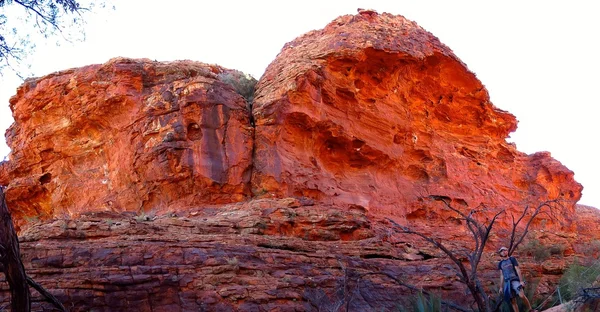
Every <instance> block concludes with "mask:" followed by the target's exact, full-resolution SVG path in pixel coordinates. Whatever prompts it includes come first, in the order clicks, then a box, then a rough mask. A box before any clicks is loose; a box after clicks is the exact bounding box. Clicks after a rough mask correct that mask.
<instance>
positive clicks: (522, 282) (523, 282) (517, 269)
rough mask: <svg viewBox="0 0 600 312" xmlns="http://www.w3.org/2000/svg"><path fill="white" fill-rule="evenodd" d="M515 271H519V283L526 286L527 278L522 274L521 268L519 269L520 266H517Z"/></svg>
mask: <svg viewBox="0 0 600 312" xmlns="http://www.w3.org/2000/svg"><path fill="white" fill-rule="evenodd" d="M515 271H517V276H518V277H519V283H521V285H523V286H525V280H524V279H523V276H522V275H521V269H519V266H518V265H517V266H515Z"/></svg>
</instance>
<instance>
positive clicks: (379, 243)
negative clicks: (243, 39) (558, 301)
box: [0, 10, 600, 311]
mask: <svg viewBox="0 0 600 312" xmlns="http://www.w3.org/2000/svg"><path fill="white" fill-rule="evenodd" d="M255 83H256V81H254V80H253V78H251V77H249V76H246V75H244V74H243V73H241V72H239V71H236V70H230V69H226V68H222V67H220V66H218V65H211V64H204V63H199V62H192V61H176V62H164V63H163V62H153V61H150V60H146V59H128V58H115V59H112V60H110V61H109V62H107V63H105V64H100V65H90V66H86V67H82V68H76V69H70V70H65V71H61V72H57V73H53V74H50V75H47V76H44V77H41V78H33V79H28V80H27V81H25V83H24V84H23V85H22V86H21V87H19V89H18V90H17V94H16V95H15V96H13V97H12V98H11V100H10V107H11V110H12V111H13V116H14V119H15V122H14V124H13V125H12V126H11V127H10V128H9V129H8V130H7V132H6V138H7V142H8V144H9V147H11V150H12V152H11V154H10V156H9V160H8V161H5V162H2V163H0V184H1V185H5V186H6V198H7V204H8V206H9V208H10V209H11V212H12V214H13V217H14V219H15V224H16V226H17V227H18V228H19V231H20V237H21V241H22V243H21V248H22V253H23V258H24V259H23V260H24V264H25V266H26V270H27V272H29V274H30V275H31V276H32V277H34V278H36V279H37V280H38V282H40V284H42V285H45V286H46V287H47V288H48V289H50V291H51V292H52V293H54V294H56V295H57V297H59V298H60V299H61V300H62V301H63V302H64V303H65V306H67V307H68V308H69V310H71V311H88V310H94V311H129V310H131V309H136V310H139V311H189V310H194V311H195V310H200V311H202V310H206V311H273V310H277V311H321V310H328V311H338V310H340V309H342V308H344V309H346V310H348V311H371V310H372V311H375V310H376V311H380V310H386V311H387V310H393V309H396V308H397V307H398V306H402V305H407V304H409V301H410V300H411V298H414V291H413V289H411V288H410V287H407V285H413V286H415V285H416V286H417V287H418V288H421V289H425V290H430V291H435V292H437V293H439V294H440V295H442V296H443V297H444V298H450V299H451V300H452V301H454V302H456V303H457V304H463V305H467V306H468V305H470V304H471V303H472V302H471V301H470V300H471V299H470V298H469V296H465V287H464V285H462V284H461V283H460V281H459V280H458V278H457V276H456V274H455V272H454V269H453V267H452V264H451V263H450V262H449V261H448V260H447V259H446V258H445V257H444V255H443V253H441V252H440V251H439V250H437V249H436V248H434V247H432V246H430V245H428V244H427V243H426V242H424V241H422V240H420V239H419V238H418V237H414V236H410V235H406V234H398V233H396V232H394V231H392V227H393V223H392V222H396V223H397V224H401V225H403V226H410V227H411V228H415V229H419V230H420V231H421V232H422V233H426V234H428V235H431V236H435V237H436V238H439V239H443V241H444V242H446V243H447V244H448V245H449V246H451V247H452V248H456V249H459V248H463V247H465V246H470V245H471V244H472V238H471V237H470V236H469V232H468V230H467V228H465V224H464V223H462V222H461V220H460V218H458V217H459V215H458V214H457V212H463V213H465V214H468V213H470V212H475V211H476V212H477V217H478V218H480V220H483V221H482V222H486V220H488V221H489V220H490V219H491V218H492V217H493V216H494V215H496V214H498V213H501V214H500V215H499V217H498V218H497V219H496V223H495V226H494V231H493V232H492V236H491V237H490V240H489V242H488V248H487V249H486V250H485V252H484V255H483V258H482V262H481V263H480V266H479V268H480V274H479V277H480V278H481V280H482V281H483V282H484V283H485V284H484V285H483V287H485V288H486V289H487V290H489V292H490V293H494V292H495V291H496V289H497V287H498V285H497V276H498V272H497V270H496V261H497V260H498V259H497V257H496V256H495V254H494V250H495V249H496V248H497V247H499V245H502V244H504V243H505V242H506V240H507V233H508V231H509V230H510V229H511V226H512V224H513V223H512V222H513V220H514V219H513V217H518V216H519V215H521V214H522V213H523V211H524V209H525V208H526V207H538V206H539V205H541V204H544V203H551V205H548V211H546V212H548V213H544V214H542V215H540V217H538V218H537V219H536V220H535V222H533V223H532V225H531V228H530V234H529V236H528V240H529V241H535V242H538V243H540V244H543V245H544V246H561V248H559V251H560V252H557V253H553V254H552V255H551V256H550V258H548V259H546V260H545V261H543V262H538V261H537V260H536V259H535V257H534V255H530V254H527V253H526V252H522V253H520V251H519V250H517V254H519V260H520V261H521V263H522V270H524V272H525V275H526V276H527V277H528V278H532V279H535V280H539V284H538V285H539V286H538V287H537V290H536V295H537V296H539V297H543V296H548V295H550V294H551V293H552V292H553V290H554V289H555V286H556V284H557V282H558V279H559V278H560V276H561V274H562V273H563V272H564V270H565V268H566V266H567V265H568V264H569V263H570V262H572V261H573V259H575V258H576V257H581V256H588V257H589V256H594V255H597V253H598V252H600V250H592V251H591V252H590V250H587V249H585V248H583V247H582V246H586V244H587V245H589V244H590V243H592V242H595V241H598V240H599V239H600V235H599V234H598V233H595V232H594V231H592V230H591V227H585V226H584V225H585V224H596V223H597V222H598V221H600V216H599V214H598V213H597V211H596V210H595V209H594V208H587V207H583V206H578V205H577V201H578V200H579V198H580V197H581V191H582V186H581V185H580V184H579V183H577V182H576V181H575V180H574V178H573V172H572V171H570V170H569V169H568V168H566V167H565V166H563V165H562V164H561V163H560V162H558V161H557V160H555V159H553V158H552V157H551V155H550V154H549V153H547V152H540V153H536V154H533V155H527V154H524V153H522V152H519V151H518V150H517V148H516V146H515V145H514V144H512V143H508V142H507V141H506V139H507V138H508V136H509V134H510V133H511V132H512V131H514V130H515V129H516V126H517V122H516V119H515V117H514V116H513V115H511V114H510V113H508V112H505V111H502V110H500V109H498V108H496V107H495V106H494V105H493V104H492V103H491V102H490V99H489V95H488V92H487V90H486V89H485V87H484V86H483V84H482V83H481V82H480V81H479V80H478V79H477V77H476V76H475V74H473V73H472V72H470V71H469V70H468V68H467V67H466V65H465V64H463V63H462V62H461V61H460V60H459V59H458V57H456V56H455V55H454V53H453V52H452V51H451V50H450V49H449V48H448V47H446V46H445V45H443V44H442V43H440V42H439V40H438V39H437V38H436V37H435V36H433V35H432V34H430V33H429V32H427V31H425V30H423V29H422V28H421V27H419V26H418V25H417V24H415V23H414V22H412V21H408V20H406V19H405V18H404V17H402V16H398V15H391V14H387V13H383V14H377V13H376V12H373V11H364V10H363V11H362V12H360V13H359V14H357V15H348V16H342V17H339V18H337V19H336V20H334V21H333V22H331V23H330V24H329V25H327V26H326V27H325V28H324V29H322V30H316V31H311V32H309V33H307V34H305V35H303V36H300V37H299V38H297V39H295V40H294V41H292V42H289V43H287V44H286V45H285V46H284V47H283V49H282V51H281V53H280V54H279V55H278V56H277V57H276V59H275V60H274V61H273V62H272V63H271V64H270V65H269V67H268V68H267V69H266V71H265V74H264V75H263V76H262V77H261V78H260V80H259V81H258V83H257V84H256V89H255V92H253V91H254V84H255ZM447 205H449V206H451V207H453V208H454V209H455V210H456V211H452V210H449V209H446V208H447V207H446V206H447ZM550 208H551V209H550ZM586 250H587V251H586ZM0 285H2V286H1V287H2V288H0V304H1V302H6V301H7V300H8V292H7V288H6V286H5V284H4V283H2V284H0ZM411 287H412V286H411ZM411 296H412V297H411ZM38 299H39V298H38ZM35 304H36V305H35V310H44V309H46V308H48V306H47V305H45V304H44V303H42V302H39V301H36V303H35Z"/></svg>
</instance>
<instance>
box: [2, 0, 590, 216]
mask: <svg viewBox="0 0 600 312" xmlns="http://www.w3.org/2000/svg"><path fill="white" fill-rule="evenodd" d="M115 2H117V4H116V10H114V11H102V13H100V14H94V15H90V16H89V17H88V19H87V20H88V23H87V27H86V32H87V39H86V41H85V42H81V43H75V44H73V45H71V44H63V45H62V46H60V47H56V46H55V45H54V43H53V42H51V43H50V44H48V45H44V44H43V43H38V49H37V52H36V53H35V54H32V55H31V56H30V57H29V58H28V60H27V62H28V63H30V64H31V71H32V72H33V74H34V76H42V75H46V74H49V73H51V72H53V71H57V70H62V69H67V68H72V67H79V66H83V65H88V64H95V63H104V62H106V61H107V60H109V59H110V58H112V57H116V56H125V57H134V58H142V57H145V58H150V59H155V60H159V61H171V60H178V59H190V60H196V61H201V62H206V63H216V64H219V65H221V66H224V67H227V68H233V69H238V70H241V71H244V72H247V73H250V74H252V75H253V76H255V77H256V78H259V77H260V76H261V75H262V73H263V72H264V70H265V68H266V67H267V65H268V64H269V63H270V62H271V61H272V60H273V59H274V58H275V56H276V55H277V53H279V51H280V50H281V48H282V47H283V45H284V44H285V43H286V42H289V41H291V40H293V39H294V38H296V37H298V36H300V35H302V34H304V33H306V32H308V31H310V30H313V29H320V28H323V27H324V26H325V25H326V24H328V23H329V22H330V21H332V20H333V19H335V18H336V17H338V16H340V15H344V14H355V13H356V9H357V8H371V9H375V10H377V11H378V12H380V13H381V12H389V13H392V14H399V15H404V16H405V17H406V18H408V19H410V20H413V21H416V22H417V23H418V24H419V25H420V26H422V27H423V28H425V29H426V30H428V31H430V32H431V33H433V34H434V35H435V36H437V37H438V38H440V40H441V41H442V42H443V43H444V44H446V45H447V46H449V47H450V48H451V49H452V50H453V51H454V52H455V54H456V55H457V56H458V57H459V58H461V59H462V61H463V62H464V63H466V64H467V66H468V67H469V69H470V70H471V71H473V72H474V73H476V74H477V76H478V77H479V79H480V80H481V81H482V82H483V84H484V85H485V86H486V87H487V89H488V91H489V92H490V96H491V100H492V102H493V103H494V104H495V105H496V106H497V107H499V108H501V109H503V110H507V111H509V112H511V113H512V114H513V115H515V116H516V117H517V119H518V120H519V126H518V127H519V128H518V130H517V131H516V132H515V133H513V134H512V135H511V138H510V139H509V140H510V141H513V142H515V143H516V144H517V148H518V149H519V150H520V151H522V152H525V153H529V154H531V153H534V152H537V151H550V152H551V153H552V156H553V157H554V158H556V159H558V160H559V161H560V162H562V163H563V164H564V165H566V166H567V167H568V168H569V169H571V170H573V171H574V172H575V179H576V180H577V181H578V182H580V183H581V184H583V186H584V188H585V189H584V191H583V198H582V200H581V201H580V203H581V204H586V205H591V206H595V207H598V208H600V181H599V179H598V177H600V169H599V167H600V166H599V165H598V161H597V160H596V159H597V158H598V156H597V154H596V153H597V151H598V148H597V147H596V144H597V138H596V137H595V135H597V134H599V133H600V131H598V130H599V124H600V121H599V117H598V116H596V114H595V113H596V110H597V108H598V107H600V105H599V104H600V96H598V94H597V93H598V91H600V78H599V77H600V57H598V51H599V49H598V48H599V47H600V41H599V40H600V39H598V38H600V18H598V17H597V14H598V10H597V9H596V5H595V2H596V1H592V0H590V1H578V0H570V1H551V0H546V1H511V0H509V1H481V0H479V1H460V0H458V1H448V0H439V1H423V0H421V1H402V0H390V1H373V0H370V1H366V0H364V1H353V0H343V1H342V0H340V1H327V0H320V1H314V0H305V1H260V0H255V1H227V0H220V1H192V0H189V1H180V0H179V1H176V0H171V1H164V0H162V1H148V0H145V1H141V0H139V1H134V0H128V1H115ZM7 10H8V9H7ZM20 83H21V81H19V80H18V79H17V78H15V77H14V76H12V75H11V74H10V73H8V72H5V73H4V76H1V77H0V131H2V132H4V129H6V128H7V127H8V126H9V125H10V124H11V123H12V117H11V112H10V110H9V108H8V99H9V98H10V97H11V96H12V95H13V94H15V90H16V88H17V87H18V86H19V85H20ZM8 152H9V150H8V147H6V145H5V142H4V140H0V159H1V158H2V156H4V155H7V154H8Z"/></svg>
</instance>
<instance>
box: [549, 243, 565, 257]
mask: <svg viewBox="0 0 600 312" xmlns="http://www.w3.org/2000/svg"><path fill="white" fill-rule="evenodd" d="M566 249H567V247H566V246H565V245H562V244H558V245H552V246H550V254H551V255H557V256H562V255H563V254H564V253H565V250H566Z"/></svg>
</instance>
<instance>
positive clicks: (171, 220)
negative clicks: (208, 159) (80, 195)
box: [0, 198, 600, 311]
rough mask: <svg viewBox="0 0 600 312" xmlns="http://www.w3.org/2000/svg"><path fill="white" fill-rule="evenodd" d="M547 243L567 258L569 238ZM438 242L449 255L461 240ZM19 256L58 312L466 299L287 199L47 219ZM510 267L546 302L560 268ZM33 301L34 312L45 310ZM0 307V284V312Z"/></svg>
mask: <svg viewBox="0 0 600 312" xmlns="http://www.w3.org/2000/svg"><path fill="white" fill-rule="evenodd" d="M596 218H598V216H597V215H596ZM558 234H559V235H562V236H564V237H567V238H566V239H564V241H565V242H567V243H569V244H574V245H575V246H577V240H578V238H577V237H568V235H564V234H561V233H558ZM533 235H534V236H536V237H538V236H540V235H541V236H543V235H546V236H548V234H544V233H543V232H540V231H538V230H536V231H534V233H533ZM550 236H553V237H556V234H550ZM596 236H597V235H596ZM598 238H600V237H596V239H598ZM447 239H448V240H456V242H457V243H458V242H460V241H461V240H464V236H463V235H461V234H460V233H456V234H454V235H451V236H450V235H449V236H447ZM493 242H495V241H493ZM569 246H570V245H569ZM21 250H22V254H23V260H24V263H25V264H26V269H27V272H28V273H29V275H30V276H32V277H33V278H34V279H35V280H36V281H37V282H39V283H40V284H42V285H44V286H45V287H46V288H48V289H49V290H50V291H51V293H53V294H54V295H56V296H57V297H58V298H59V299H60V300H61V301H62V302H64V303H65V305H67V306H68V308H69V311H89V310H94V311H131V310H132V309H134V310H136V311H271V310H273V309H276V310H278V311H294V310H296V311H323V310H329V311H331V310H333V311H335V310H336V307H338V308H339V307H340V306H344V307H347V308H348V310H349V311H380V310H386V311H387V310H393V309H395V308H397V306H398V305H409V301H408V300H410V299H411V298H412V297H413V296H414V293H413V292H411V291H410V290H409V289H408V288H406V287H404V286H402V283H410V284H412V285H418V286H419V287H423V288H424V289H426V290H433V291H436V292H438V293H440V294H442V295H444V296H445V297H454V298H455V300H454V301H455V302H457V303H464V302H467V301H466V299H468V298H467V297H465V296H464V288H463V286H462V285H461V284H460V283H459V282H458V281H457V278H456V276H455V272H454V271H453V270H452V269H451V268H452V266H451V264H450V263H449V262H448V260H447V259H445V258H443V257H442V254H441V253H440V252H439V251H437V250H435V249H434V248H432V247H431V246H429V245H426V244H424V243H423V242H422V241H420V240H418V239H416V238H415V237H409V236H402V235H398V234H393V233H390V232H389V224H388V223H387V222H386V221H385V220H369V219H368V218H367V217H366V215H365V212H364V211H361V210H357V209H353V210H348V211H340V209H339V208H332V207H328V206H322V205H314V204H313V203H310V202H304V203H303V202H301V201H299V200H297V199H294V198H285V199H280V200H270V199H261V200H253V201H249V202H247V203H243V204H242V203H239V204H230V205H224V206H222V207H219V208H218V209H197V210H196V209H194V210H191V211H189V212H187V213H186V214H185V215H182V214H181V213H178V214H177V213H172V214H169V215H162V216H155V215H135V214H133V213H125V214H114V213H89V214H85V215H83V216H80V217H79V218H78V219H57V220H52V221H50V222H46V223H41V224H37V225H35V226H32V227H31V228H29V229H28V230H26V231H24V232H23V233H22V235H21ZM582 256H584V255H582V254H577V257H579V259H582ZM518 257H519V260H520V261H521V267H522V270H523V273H524V274H525V276H526V278H527V279H528V280H539V286H538V296H548V295H550V294H551V293H552V291H553V290H554V287H555V284H556V282H557V280H558V277H559V275H560V274H561V273H562V271H563V270H564V267H565V266H566V264H567V262H568V261H572V258H571V257H570V258H563V256H562V255H560V256H559V255H554V256H553V258H552V259H554V260H553V261H554V262H552V261H546V262H544V263H539V264H536V263H535V261H533V259H532V258H531V257H529V256H527V255H525V254H521V255H518ZM569 259H571V260H569ZM497 260H498V259H497V255H496V254H495V252H494V250H489V251H486V252H485V253H484V258H483V259H482V262H481V266H480V267H481V272H480V274H481V275H480V276H481V277H482V279H483V280H485V281H486V284H485V287H486V288H489V289H491V290H494V289H496V288H497V287H498V285H497V284H496V283H497V275H498V272H497V270H496V263H497ZM551 263H556V264H558V265H554V266H552V265H551ZM2 278H3V277H0V280H2ZM35 298H36V300H35V302H34V310H35V311H41V310H43V309H49V307H50V306H49V304H47V303H43V302H41V298H39V296H36V297H35ZM7 300H8V292H7V287H6V284H5V283H0V305H1V304H2V302H4V303H5V302H6V301H7Z"/></svg>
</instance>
